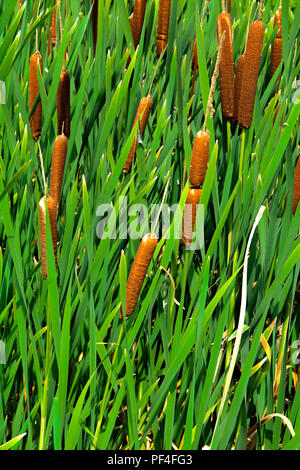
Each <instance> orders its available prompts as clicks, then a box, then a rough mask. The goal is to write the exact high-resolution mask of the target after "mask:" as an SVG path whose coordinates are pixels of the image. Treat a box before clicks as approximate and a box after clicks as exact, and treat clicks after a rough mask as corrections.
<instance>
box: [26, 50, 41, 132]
mask: <svg viewBox="0 0 300 470" xmlns="http://www.w3.org/2000/svg"><path fill="white" fill-rule="evenodd" d="M38 66H39V67H40V71H41V73H42V70H43V60H42V56H41V54H40V53H39V51H36V52H35V53H34V54H33V55H32V56H31V57H30V67H29V111H31V109H32V107H33V105H34V103H35V100H36V98H37V96H38V94H39V81H38V72H37V68H38ZM30 128H31V132H32V137H33V138H34V140H37V139H38V138H39V137H40V135H41V132H42V102H41V101H40V100H39V102H38V103H37V105H36V107H35V110H34V111H33V113H32V116H31V118H30Z"/></svg>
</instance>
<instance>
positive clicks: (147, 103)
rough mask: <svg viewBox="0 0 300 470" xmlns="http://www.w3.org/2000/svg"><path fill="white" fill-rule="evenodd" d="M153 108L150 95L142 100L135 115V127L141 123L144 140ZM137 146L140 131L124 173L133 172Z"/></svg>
mask: <svg viewBox="0 0 300 470" xmlns="http://www.w3.org/2000/svg"><path fill="white" fill-rule="evenodd" d="M151 107H152V99H151V96H150V95H148V96H147V97H144V98H142V99H141V101H140V104H139V107H138V110H137V112H136V115H135V119H134V123H133V127H132V128H134V126H135V125H136V123H137V122H138V121H139V122H140V131H141V137H142V138H143V136H144V132H145V129H146V124H147V122H148V119H149V115H150V111H151ZM137 144H138V131H137V132H136V134H135V136H134V140H133V143H132V145H131V147H130V150H129V153H128V156H127V159H126V161H125V163H124V167H123V172H124V173H129V172H130V170H131V166H132V162H133V159H134V157H135V154H136V149H137Z"/></svg>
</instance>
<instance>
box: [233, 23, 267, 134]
mask: <svg viewBox="0 0 300 470" xmlns="http://www.w3.org/2000/svg"><path fill="white" fill-rule="evenodd" d="M264 33H265V28H264V24H263V23H262V22H261V21H254V23H252V24H251V26H250V29H249V35H248V39H247V45H246V52H245V55H246V59H245V63H244V70H243V79H242V86H241V95H240V104H239V111H238V122H239V124H240V125H241V126H242V127H245V128H246V129H248V128H249V127H250V126H251V122H252V118H253V110H254V104H255V97H256V90H257V80H258V75H259V67H260V60H261V51H262V46H263V40H264Z"/></svg>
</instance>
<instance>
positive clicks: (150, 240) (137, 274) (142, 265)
mask: <svg viewBox="0 0 300 470" xmlns="http://www.w3.org/2000/svg"><path fill="white" fill-rule="evenodd" d="M157 243H158V238H157V237H156V236H155V235H153V234H150V233H148V234H147V235H145V236H144V237H143V239H142V241H141V243H140V246H139V248H138V251H137V253H136V256H135V258H134V261H133V263H132V266H131V269H130V273H129V276H128V279H127V286H126V318H128V317H129V316H130V315H131V314H132V313H133V312H134V309H135V307H136V304H137V301H138V298H139V295H140V292H141V289H142V286H143V282H144V279H145V277H146V274H147V271H148V267H149V264H150V261H151V259H152V257H153V254H154V251H155V248H156V246H157ZM120 318H123V314H122V309H121V312H120Z"/></svg>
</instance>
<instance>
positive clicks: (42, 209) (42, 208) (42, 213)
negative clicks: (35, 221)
mask: <svg viewBox="0 0 300 470" xmlns="http://www.w3.org/2000/svg"><path fill="white" fill-rule="evenodd" d="M46 204H47V207H48V214H49V221H50V228H51V236H52V243H53V252H54V259H55V264H56V266H57V222H56V206H55V201H54V200H53V198H52V197H51V196H47V197H46V196H43V197H42V199H41V200H40V202H39V217H40V242H41V261H42V276H43V278H44V279H47V249H46Z"/></svg>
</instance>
